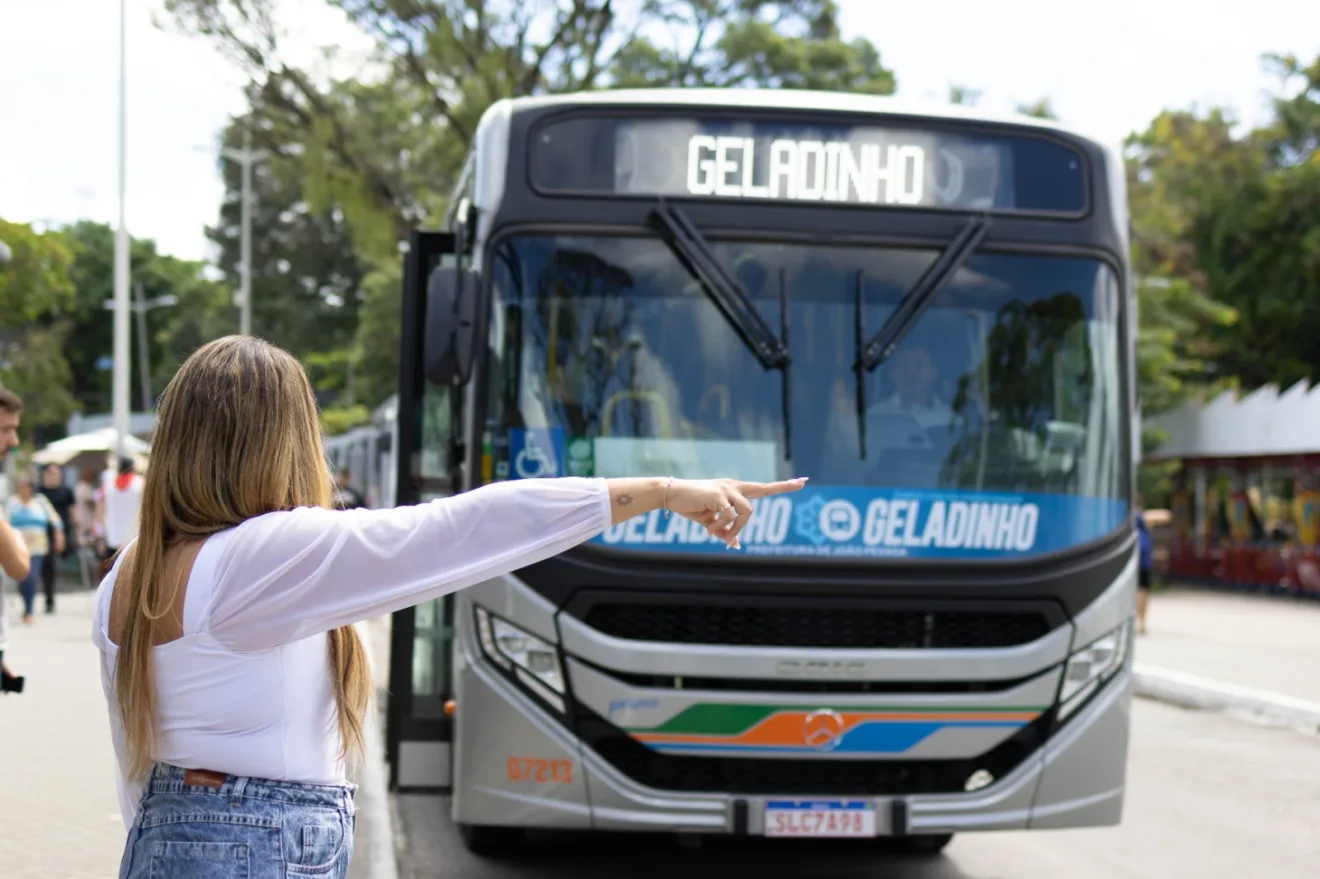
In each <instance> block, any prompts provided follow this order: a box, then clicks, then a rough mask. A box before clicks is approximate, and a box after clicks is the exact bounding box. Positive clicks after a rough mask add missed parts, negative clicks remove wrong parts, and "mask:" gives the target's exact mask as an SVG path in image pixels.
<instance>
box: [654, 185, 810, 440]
mask: <svg viewBox="0 0 1320 879" xmlns="http://www.w3.org/2000/svg"><path fill="white" fill-rule="evenodd" d="M652 216H654V217H655V219H656V221H657V223H659V225H660V228H661V229H662V230H663V231H664V232H665V235H666V239H665V240H666V242H667V243H668V244H669V246H670V248H671V249H672V250H673V251H674V255H675V256H677V257H678V261H679V262H680V263H682V264H683V267H684V268H686V269H687V271H688V274H690V275H692V277H693V279H695V280H696V281H697V283H699V284H700V285H701V288H702V289H703V290H704V291H705V292H706V295H707V296H709V297H710V299H711V301H712V302H713V303H714V304H715V307H716V308H718V309H719V311H720V313H721V314H722V315H724V319H725V320H727V321H728V322H729V326H731V327H733V329H734V331H735V332H736V333H737V334H738V337H739V338H740V339H742V341H743V344H744V345H746V346H747V348H748V350H749V351H751V352H752V356H753V357H755V358H756V360H757V362H758V363H760V364H761V367H762V368H763V369H778V370H779V371H780V373H781V375H782V376H783V419H784V458H785V459H788V458H790V457H792V451H791V447H790V445H789V443H790V438H791V436H792V431H791V428H790V402H791V400H790V387H789V374H788V370H789V365H790V364H791V363H792V358H791V357H790V356H789V353H788V289H787V284H785V282H784V276H783V272H780V277H779V322H780V333H779V334H778V335H776V334H775V331H774V330H773V329H772V328H771V327H770V324H768V323H767V322H766V321H765V319H764V318H763V317H761V314H760V312H758V311H757V310H756V306H755V305H754V304H753V303H752V300H751V298H750V297H749V296H748V295H747V291H746V290H744V289H743V287H742V284H740V283H739V282H738V279H737V278H735V277H734V276H733V275H731V274H730V273H729V271H728V270H727V269H725V267H724V266H723V264H721V263H720V261H719V257H717V256H716V255H715V251H713V250H712V249H711V246H710V242H708V241H707V240H706V238H705V237H704V236H703V235H702V234H701V232H699V231H698V230H697V227H696V226H695V225H693V223H692V221H691V220H690V219H689V218H688V216H687V215H686V214H684V213H683V212H682V211H681V210H679V209H678V208H677V207H674V206H673V205H671V204H669V203H667V202H666V201H665V200H664V199H659V200H658V201H657V203H656V207H655V210H654V211H653V212H652Z"/></svg>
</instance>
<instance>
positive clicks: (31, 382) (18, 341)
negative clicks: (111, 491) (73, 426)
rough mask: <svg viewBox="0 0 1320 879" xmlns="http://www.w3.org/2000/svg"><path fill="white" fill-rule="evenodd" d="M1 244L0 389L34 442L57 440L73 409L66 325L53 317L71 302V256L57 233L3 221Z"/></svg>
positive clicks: (66, 242) (1, 223)
mask: <svg viewBox="0 0 1320 879" xmlns="http://www.w3.org/2000/svg"><path fill="white" fill-rule="evenodd" d="M0 241H3V242H5V245H6V247H7V248H8V250H9V255H10V258H9V260H8V261H7V262H5V263H3V264H0V386H3V387H6V388H9V389H10V390H13V391H14V392H16V393H17V394H19V396H21V397H23V400H24V403H25V407H26V419H25V420H26V423H27V424H28V426H29V427H31V428H34V429H35V433H36V434H37V435H38V436H40V435H42V434H44V433H47V432H54V433H55V434H58V433H59V432H60V431H61V430H62V429H63V425H64V422H65V421H66V420H67V419H68V417H69V416H70V415H72V414H73V413H74V412H75V411H77V408H78V406H77V401H76V400H75V399H74V397H73V395H72V393H71V392H70V384H71V380H70V371H69V362H68V359H67V358H66V357H65V351H66V350H67V343H68V337H69V325H68V322H67V321H61V320H58V319H57V317H56V316H57V315H58V314H59V313H60V312H61V311H63V310H64V309H66V308H67V307H68V306H69V304H70V303H71V302H72V301H73V298H74V285H73V282H72V281H71V280H70V277H69V268H70V264H71V262H72V260H73V250H72V248H71V247H70V245H69V242H68V241H67V240H66V239H65V236H63V235H62V234H60V233H58V232H45V233H40V232H37V231H36V230H35V229H33V228H32V227H31V226H30V225H27V224H24V223H10V222H6V221H4V220H0Z"/></svg>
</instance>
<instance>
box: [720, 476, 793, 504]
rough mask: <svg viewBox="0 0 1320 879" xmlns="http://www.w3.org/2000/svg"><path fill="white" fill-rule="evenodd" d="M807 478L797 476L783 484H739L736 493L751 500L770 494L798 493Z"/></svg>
mask: <svg viewBox="0 0 1320 879" xmlns="http://www.w3.org/2000/svg"><path fill="white" fill-rule="evenodd" d="M808 478H809V477H807V476H799V477H798V478H797V479H785V480H784V481H783V482H739V483H738V491H739V492H740V493H741V494H742V496H743V497H745V498H748V499H751V498H758V497H767V496H768V495H772V494H787V493H788V492H790V491H798V490H799V489H801V488H802V486H804V485H806V484H807V479H808Z"/></svg>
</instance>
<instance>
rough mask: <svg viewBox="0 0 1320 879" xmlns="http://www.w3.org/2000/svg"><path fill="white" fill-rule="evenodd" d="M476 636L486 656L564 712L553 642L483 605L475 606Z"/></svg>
mask: <svg viewBox="0 0 1320 879" xmlns="http://www.w3.org/2000/svg"><path fill="white" fill-rule="evenodd" d="M477 639H478V640H479V641H480V642H481V652H482V653H484V654H485V655H486V658H487V659H489V660H490V661H491V662H493V663H494V664H495V665H497V666H499V667H500V668H502V669H504V671H505V672H506V673H508V674H511V675H513V677H514V678H516V679H517V680H518V682H519V683H521V684H522V685H523V686H525V687H527V688H528V689H529V690H531V691H532V692H533V693H535V694H536V695H537V696H539V697H540V698H541V699H542V700H544V701H545V703H546V704H547V705H550V706H551V707H552V708H554V709H555V710H556V711H558V712H559V713H560V714H562V713H564V673H563V670H562V669H561V668H560V665H559V652H558V651H557V650H556V649H555V647H554V645H553V644H547V643H546V642H545V641H542V640H541V639H540V638H538V637H536V636H535V635H532V634H529V633H527V632H524V631H523V630H522V629H520V628H518V627H517V626H515V625H514V624H513V623H510V622H507V621H506V620H502V619H500V618H499V617H497V616H494V615H493V614H491V613H490V612H489V611H488V610H486V609H485V608H482V607H478V608H477Z"/></svg>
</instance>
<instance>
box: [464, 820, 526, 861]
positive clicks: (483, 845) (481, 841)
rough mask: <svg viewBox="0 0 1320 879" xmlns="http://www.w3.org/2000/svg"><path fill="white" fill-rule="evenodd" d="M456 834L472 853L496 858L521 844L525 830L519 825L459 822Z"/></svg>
mask: <svg viewBox="0 0 1320 879" xmlns="http://www.w3.org/2000/svg"><path fill="white" fill-rule="evenodd" d="M457 827H458V836H459V838H460V839H462V840H463V847H464V848H466V849H467V850H468V851H470V852H472V854H474V855H481V856H482V857H494V858H498V857H500V856H501V855H508V854H512V853H513V852H514V851H515V850H517V848H518V847H519V846H520V845H521V844H522V841H523V838H524V836H525V835H526V831H524V830H523V828H521V827H497V826H493V825H488V824H459V825H457Z"/></svg>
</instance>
